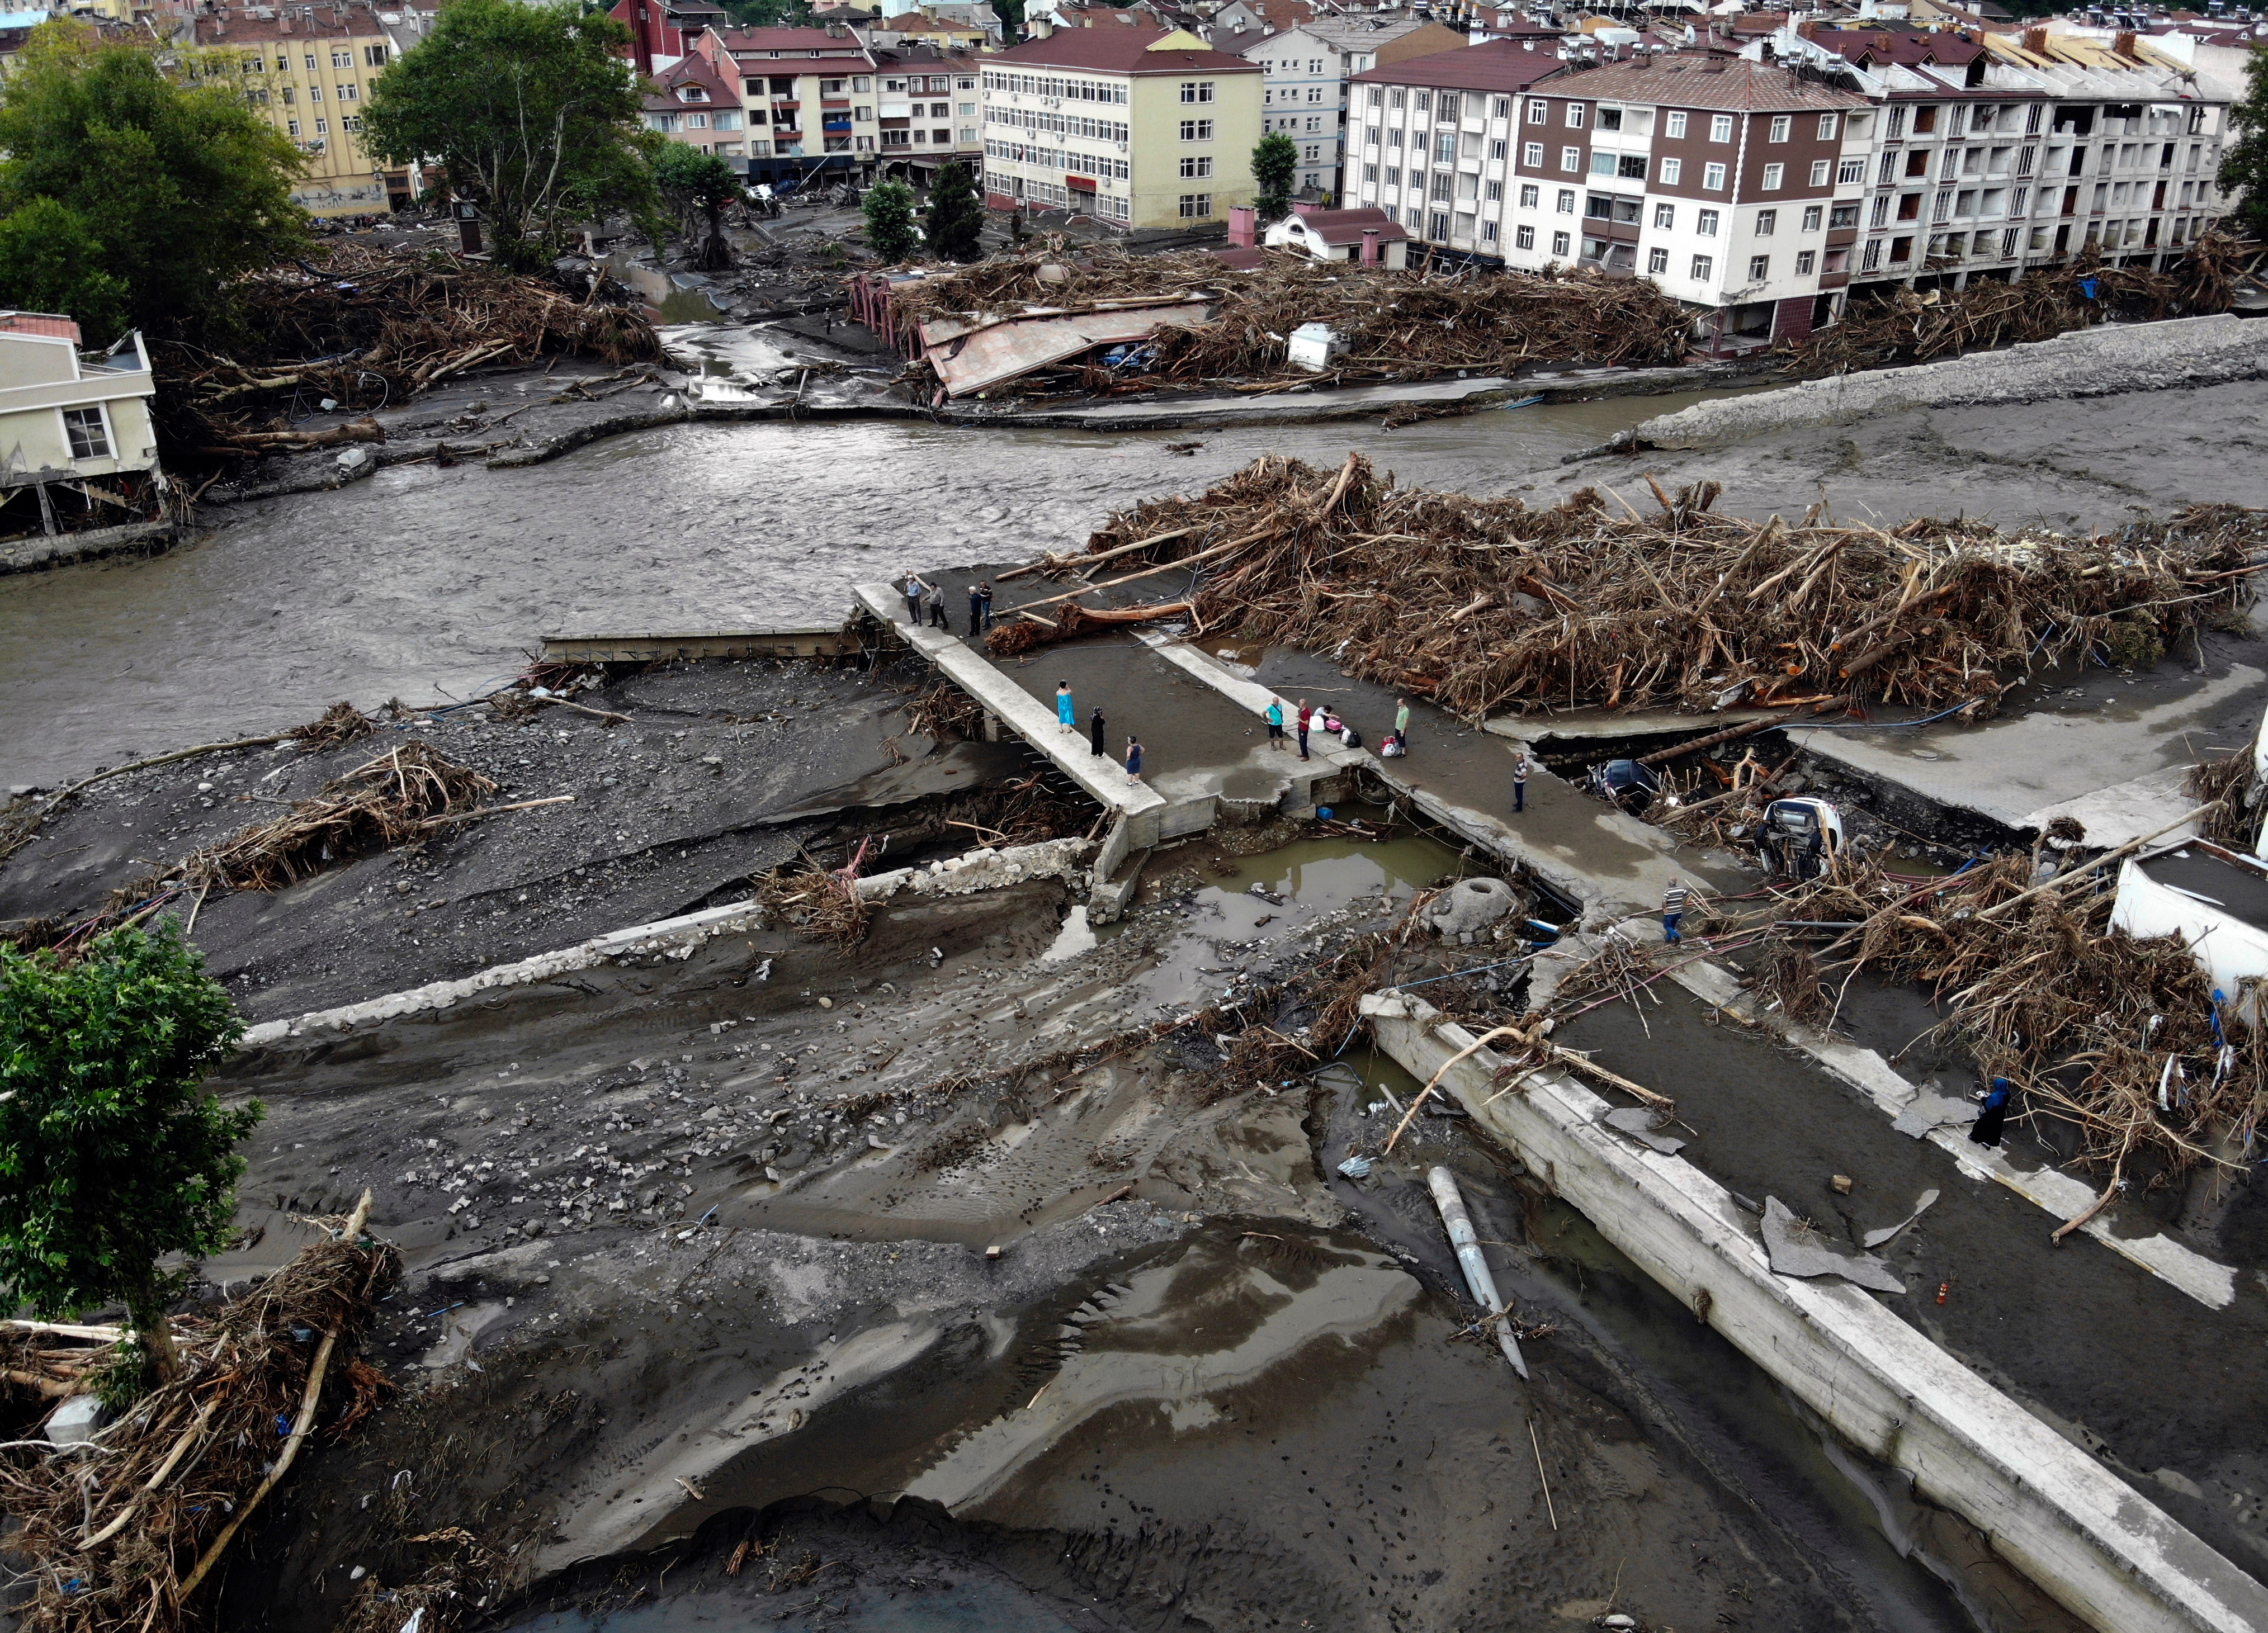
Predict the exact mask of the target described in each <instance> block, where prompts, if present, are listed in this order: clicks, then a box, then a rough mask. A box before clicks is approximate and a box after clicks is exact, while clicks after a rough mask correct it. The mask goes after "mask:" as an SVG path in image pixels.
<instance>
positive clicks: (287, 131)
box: [284, 85, 299, 136]
mask: <svg viewBox="0 0 2268 1633" xmlns="http://www.w3.org/2000/svg"><path fill="white" fill-rule="evenodd" d="M284 89H285V90H286V91H289V90H290V89H291V86H289V85H286V86H284ZM298 134H299V121H298V120H296V119H287V120H285V121H284V135H285V136H298Z"/></svg>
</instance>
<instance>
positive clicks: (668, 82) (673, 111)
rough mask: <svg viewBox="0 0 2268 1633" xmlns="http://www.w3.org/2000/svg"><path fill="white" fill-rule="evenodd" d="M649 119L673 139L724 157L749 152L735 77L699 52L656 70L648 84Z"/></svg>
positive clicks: (647, 105)
mask: <svg viewBox="0 0 2268 1633" xmlns="http://www.w3.org/2000/svg"><path fill="white" fill-rule="evenodd" d="M647 85H648V90H647V92H646V98H645V122H646V126H647V128H648V129H652V130H658V131H659V132H660V133H661V134H662V135H664V136H667V137H668V138H669V139H670V140H671V141H673V142H682V143H685V145H686V146H688V147H689V148H692V149H693V150H694V151H696V152H701V153H715V154H718V155H719V156H721V157H723V158H746V157H747V151H748V134H747V122H746V115H745V114H744V113H743V112H742V109H741V107H740V92H739V89H738V87H737V85H735V83H734V82H733V80H730V79H727V78H726V77H725V76H724V75H723V74H720V73H719V72H718V71H717V65H716V64H715V63H711V61H710V60H709V59H708V58H707V57H705V56H703V55H700V54H699V53H698V52H693V53H689V54H688V55H684V56H681V57H680V58H678V59H677V61H676V62H674V63H671V64H670V65H669V66H668V67H666V68H663V69H659V70H656V72H655V74H654V76H653V77H652V79H651V80H649V81H648V82H647Z"/></svg>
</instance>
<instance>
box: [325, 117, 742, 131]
mask: <svg viewBox="0 0 2268 1633" xmlns="http://www.w3.org/2000/svg"><path fill="white" fill-rule="evenodd" d="M717 117H718V119H720V120H721V119H722V118H724V115H723V114H718V116H717ZM339 129H342V130H359V129H362V115H361V114H349V115H347V117H346V118H344V119H342V120H341V121H339Z"/></svg>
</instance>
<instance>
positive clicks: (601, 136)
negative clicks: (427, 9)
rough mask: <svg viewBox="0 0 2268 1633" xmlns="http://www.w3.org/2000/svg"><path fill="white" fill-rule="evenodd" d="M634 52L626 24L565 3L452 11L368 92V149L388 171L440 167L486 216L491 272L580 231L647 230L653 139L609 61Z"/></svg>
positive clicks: (496, 4) (635, 90)
mask: <svg viewBox="0 0 2268 1633" xmlns="http://www.w3.org/2000/svg"><path fill="white" fill-rule="evenodd" d="M629 43H630V31H629V30H628V29H627V28H625V27H624V26H622V24H620V23H618V22H616V21H615V19H614V18H610V17H600V16H592V17H585V16H583V15H581V14H580V13H579V12H578V11H577V9H576V7H575V5H574V4H573V0H561V3H560V4H553V5H522V4H517V3H516V0H452V4H449V5H448V6H446V7H445V8H444V9H443V11H442V12H441V18H440V21H439V22H438V24H437V25H435V26H434V29H433V32H432V33H430V34H428V35H426V37H425V38H424V39H423V40H420V41H418V42H417V44H416V45H415V46H413V47H411V48H410V49H409V51H408V52H407V53H405V54H404V55H403V56H402V57H401V61H399V62H397V63H394V66H393V67H391V68H389V69H387V70H386V72H384V73H383V74H380V75H379V77H378V78H377V79H376V80H375V81H374V82H373V83H372V85H371V92H370V99H369V101H368V102H367V103H366V105H365V107H366V109H367V111H366V112H365V114H364V116H363V118H364V129H365V136H366V139H367V140H368V142H369V144H370V146H371V148H372V151H375V152H377V153H379V154H380V155H382V156H383V157H384V158H387V160H388V161H389V162H391V163H394V164H411V163H415V162H416V161H417V160H419V159H422V158H438V159H439V160H440V162H441V165H442V166H443V168H444V169H445V170H446V172H447V173H448V178H449V185H450V187H451V188H452V189H453V191H455V192H456V193H457V194H458V195H459V196H460V197H463V198H467V199H469V200H471V201H472V202H475V203H476V204H478V205H479V206H480V207H481V209H482V211H483V212H484V213H485V214H486V215H487V217H488V219H489V224H490V231H491V232H492V234H493V236H494V238H495V240H496V241H495V254H496V256H497V260H498V261H501V262H502V263H503V264H504V265H505V266H508V267H512V268H517V269H520V270H526V269H528V268H534V267H536V266H539V265H541V263H543V262H544V261H549V260H550V259H551V258H552V257H553V256H554V255H556V254H558V252H559V250H560V248H561V247H562V246H563V239H564V236H565V234H566V232H567V231H568V229H569V228H570V227H571V226H573V225H574V224H576V223H578V221H582V220H585V219H588V218H591V217H598V216H603V215H608V214H612V213H617V212H619V213H626V214H629V215H631V216H633V217H637V218H638V219H639V220H641V221H642V222H645V223H647V224H652V220H653V217H654V214H655V205H656V195H655V188H654V177H653V168H652V155H653V154H654V153H655V151H657V150H658V148H659V144H660V143H661V138H660V137H659V136H657V135H655V134H654V133H653V132H652V131H650V130H648V129H645V127H644V121H643V119H642V117H641V114H640V103H641V100H642V93H641V92H640V89H639V85H638V81H637V75H636V73H635V72H634V71H633V70H632V69H631V67H630V63H628V62H627V61H625V60H624V59H623V58H622V57H621V56H619V55H616V52H617V51H618V49H620V48H624V47H627V46H628V44H629Z"/></svg>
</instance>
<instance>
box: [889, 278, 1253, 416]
mask: <svg viewBox="0 0 2268 1633" xmlns="http://www.w3.org/2000/svg"><path fill="white" fill-rule="evenodd" d="M1210 311H1211V306H1210V305H1209V304H1208V303H1206V302H1204V301H1201V300H1197V301H1178V302H1175V303H1173V304H1171V305H1157V306H1138V307H1132V308H1128V309H1124V310H1120V311H1115V312H1079V313H1032V314H1030V315H1029V316H1026V317H1018V318H1005V319H1002V320H1000V321H999V322H998V323H993V324H990V325H987V326H985V327H980V328H977V329H975V330H974V331H971V330H970V328H969V327H968V323H967V321H966V320H956V319H950V318H948V319H944V320H939V321H937V322H934V323H926V324H924V325H923V326H922V342H923V345H924V348H925V352H924V355H925V356H926V357H928V359H929V363H930V366H931V367H932V368H934V369H935V370H936V371H937V377H938V379H940V380H942V381H944V382H945V389H946V395H948V396H954V397H961V396H966V395H968V394H969V393H970V392H973V391H983V389H984V388H985V387H986V386H997V385H998V384H999V383H1000V382H1001V381H1003V380H1012V379H1015V378H1016V377H1017V376H1018V375H1020V374H1029V373H1030V372H1031V371H1033V370H1034V369H1043V368H1045V367H1047V365H1048V364H1050V363H1061V362H1063V361H1064V359H1065V358H1067V357H1078V356H1079V354H1080V353H1081V352H1084V351H1088V350H1091V349H1094V347H1097V346H1116V345H1120V344H1123V342H1127V341H1136V340H1143V339H1146V338H1147V337H1148V336H1149V335H1150V334H1151V332H1152V330H1154V329H1157V328H1160V327H1163V326H1165V325H1167V324H1189V323H1202V322H1204V320H1205V314H1206V313H1208V312H1210Z"/></svg>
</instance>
